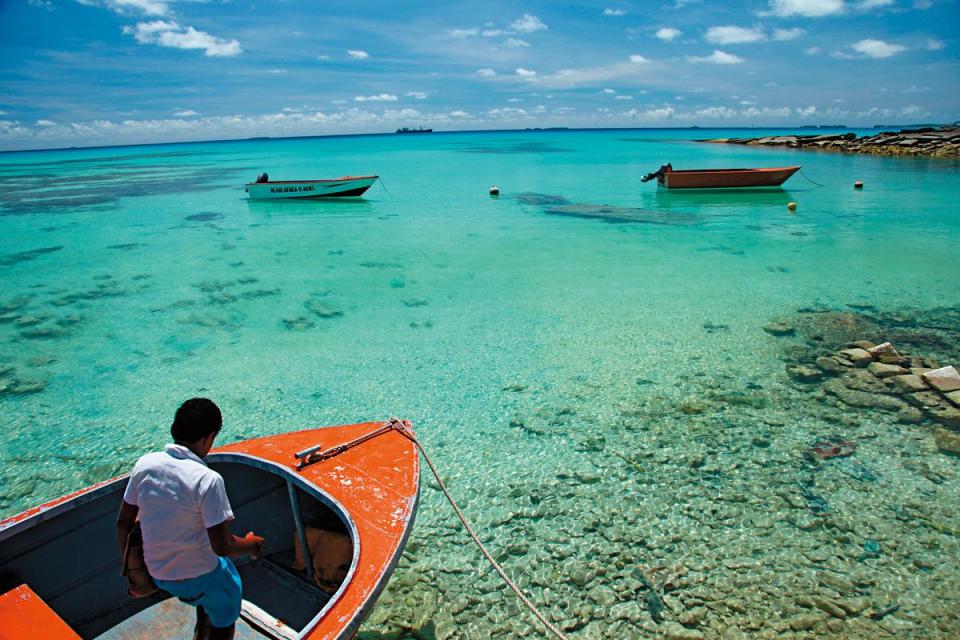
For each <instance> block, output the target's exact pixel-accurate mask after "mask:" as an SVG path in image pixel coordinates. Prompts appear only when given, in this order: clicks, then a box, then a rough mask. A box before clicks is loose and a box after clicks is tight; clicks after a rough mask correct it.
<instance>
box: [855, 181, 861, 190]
mask: <svg viewBox="0 0 960 640" xmlns="http://www.w3.org/2000/svg"><path fill="white" fill-rule="evenodd" d="M853 188H854V189H863V183H862V182H860V181H859V180H857V181H856V182H854V183H853Z"/></svg>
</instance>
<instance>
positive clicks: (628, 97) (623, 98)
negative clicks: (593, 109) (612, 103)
mask: <svg viewBox="0 0 960 640" xmlns="http://www.w3.org/2000/svg"><path fill="white" fill-rule="evenodd" d="M614 100H633V96H627V95H619V96H617V97H615V98H614Z"/></svg>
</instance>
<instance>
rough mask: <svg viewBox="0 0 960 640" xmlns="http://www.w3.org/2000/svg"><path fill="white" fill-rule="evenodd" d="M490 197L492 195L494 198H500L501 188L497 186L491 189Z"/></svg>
mask: <svg viewBox="0 0 960 640" xmlns="http://www.w3.org/2000/svg"><path fill="white" fill-rule="evenodd" d="M490 195H492V196H498V195H500V187H498V186H496V185H494V186H492V187H490Z"/></svg>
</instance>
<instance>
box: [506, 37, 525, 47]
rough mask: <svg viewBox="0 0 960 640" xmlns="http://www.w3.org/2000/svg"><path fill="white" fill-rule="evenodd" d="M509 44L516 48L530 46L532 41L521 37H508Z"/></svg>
mask: <svg viewBox="0 0 960 640" xmlns="http://www.w3.org/2000/svg"><path fill="white" fill-rule="evenodd" d="M507 46H508V47H514V48H519V47H529V46H530V43H529V42H527V41H526V40H521V39H520V38H508V39H507Z"/></svg>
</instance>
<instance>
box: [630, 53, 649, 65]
mask: <svg viewBox="0 0 960 640" xmlns="http://www.w3.org/2000/svg"><path fill="white" fill-rule="evenodd" d="M630 62H633V63H635V64H643V63H644V62H650V61H649V60H647V59H646V58H644V57H643V56H640V55H637V54H633V55H632V56H630Z"/></svg>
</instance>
